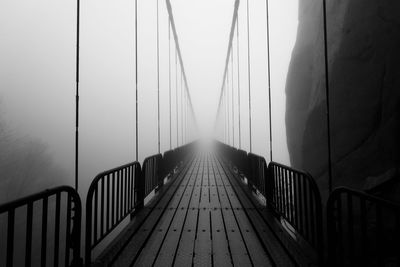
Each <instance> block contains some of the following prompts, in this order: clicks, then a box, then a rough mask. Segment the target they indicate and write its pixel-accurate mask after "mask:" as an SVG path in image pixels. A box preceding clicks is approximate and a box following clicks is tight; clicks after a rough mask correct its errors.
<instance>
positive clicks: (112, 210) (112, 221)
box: [110, 173, 115, 227]
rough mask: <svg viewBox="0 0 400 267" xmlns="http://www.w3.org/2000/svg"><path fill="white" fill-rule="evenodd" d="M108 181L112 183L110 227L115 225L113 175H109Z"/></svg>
mask: <svg viewBox="0 0 400 267" xmlns="http://www.w3.org/2000/svg"><path fill="white" fill-rule="evenodd" d="M110 176H111V177H110V179H111V183H112V188H111V218H112V219H111V227H112V226H113V225H114V223H115V174H114V173H111V174H110Z"/></svg>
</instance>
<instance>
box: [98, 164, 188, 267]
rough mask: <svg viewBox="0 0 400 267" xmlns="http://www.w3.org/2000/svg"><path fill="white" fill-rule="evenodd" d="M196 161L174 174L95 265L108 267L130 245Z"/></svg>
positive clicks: (100, 256) (99, 257)
mask: <svg viewBox="0 0 400 267" xmlns="http://www.w3.org/2000/svg"><path fill="white" fill-rule="evenodd" d="M193 161H195V157H193V158H192V159H190V160H188V161H187V165H184V166H183V167H181V169H180V170H178V172H177V173H175V174H174V176H175V178H173V179H171V180H170V182H169V183H167V184H166V185H165V186H163V187H162V188H161V190H159V191H158V193H157V195H156V196H155V197H154V198H153V199H152V200H151V201H150V202H149V203H148V204H147V205H146V206H145V207H144V208H143V209H142V210H140V212H138V213H137V214H136V215H135V216H134V218H133V220H131V222H130V223H129V225H128V226H127V227H125V229H124V230H122V232H121V233H120V234H118V236H117V237H116V238H115V239H114V240H113V241H112V242H111V243H110V244H109V245H108V246H107V248H106V249H105V250H104V251H103V252H102V253H101V254H100V255H99V256H98V257H97V258H96V260H95V261H94V262H93V263H94V265H103V264H104V265H107V264H109V263H110V262H112V261H113V260H114V259H115V258H116V257H117V256H118V255H119V253H120V252H121V251H122V250H123V249H124V247H125V246H126V245H127V244H128V243H129V240H130V239H131V238H132V236H133V235H134V234H135V233H137V231H138V229H139V228H140V227H141V226H142V224H143V223H144V222H145V220H146V219H147V218H148V216H150V214H151V211H152V210H153V208H154V206H156V205H158V204H160V203H161V202H163V203H164V202H165V200H166V199H168V198H169V197H170V196H171V195H173V194H172V193H170V191H174V190H175V189H176V188H177V186H179V184H180V182H181V181H182V179H183V177H184V174H185V173H186V172H187V171H188V170H189V168H190V165H191V163H192V162H193Z"/></svg>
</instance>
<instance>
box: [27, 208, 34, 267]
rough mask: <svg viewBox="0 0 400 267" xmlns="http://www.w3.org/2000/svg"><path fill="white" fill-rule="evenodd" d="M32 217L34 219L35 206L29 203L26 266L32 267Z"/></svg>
mask: <svg viewBox="0 0 400 267" xmlns="http://www.w3.org/2000/svg"><path fill="white" fill-rule="evenodd" d="M32 217H33V204H32V202H29V203H28V206H27V211H26V243H25V266H26V267H30V266H31V256H32Z"/></svg>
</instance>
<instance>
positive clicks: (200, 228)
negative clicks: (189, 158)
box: [193, 156, 212, 266]
mask: <svg viewBox="0 0 400 267" xmlns="http://www.w3.org/2000/svg"><path fill="white" fill-rule="evenodd" d="M206 157H207V156H205V160H204V168H203V172H202V177H201V178H202V182H201V191H200V204H199V218H198V220H197V221H198V222H197V232H196V240H195V246H194V258H193V265H194V266H211V265H212V258H211V229H210V211H209V206H210V201H209V186H208V174H207V172H208V171H207V169H208V163H207V159H206Z"/></svg>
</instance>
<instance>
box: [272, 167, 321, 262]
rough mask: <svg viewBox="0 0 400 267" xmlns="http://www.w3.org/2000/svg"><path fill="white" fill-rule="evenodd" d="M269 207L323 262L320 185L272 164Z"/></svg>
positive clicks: (306, 176) (293, 171) (299, 174)
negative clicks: (288, 224) (287, 223)
mask: <svg viewBox="0 0 400 267" xmlns="http://www.w3.org/2000/svg"><path fill="white" fill-rule="evenodd" d="M268 173H269V175H268V176H266V177H268V180H267V185H268V187H269V188H267V189H266V191H267V190H268V191H267V192H268V195H267V196H266V197H267V199H269V200H270V201H267V205H268V206H269V207H270V208H271V209H272V210H273V211H274V213H276V214H277V215H278V216H280V217H282V218H283V219H285V220H286V221H287V222H289V223H290V225H291V226H292V227H293V228H294V229H295V230H296V232H297V233H298V234H300V236H301V237H302V238H303V239H305V240H306V241H307V242H308V243H309V244H310V245H311V246H312V247H313V248H314V249H315V250H316V251H317V254H318V257H319V261H320V262H322V261H323V229H322V204H321V196H320V193H319V190H318V186H317V184H316V183H315V181H314V179H313V178H312V177H311V175H309V174H308V173H305V172H302V171H299V170H295V169H293V168H290V167H287V166H285V165H282V164H279V163H276V162H270V164H269V165H268Z"/></svg>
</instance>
